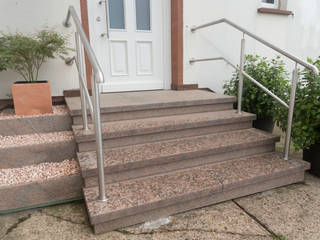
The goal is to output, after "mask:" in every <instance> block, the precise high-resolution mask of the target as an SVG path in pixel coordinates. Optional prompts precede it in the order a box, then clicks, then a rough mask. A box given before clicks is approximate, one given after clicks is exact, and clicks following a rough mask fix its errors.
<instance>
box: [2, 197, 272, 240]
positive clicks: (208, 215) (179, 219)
mask: <svg viewBox="0 0 320 240" xmlns="http://www.w3.org/2000/svg"><path fill="white" fill-rule="evenodd" d="M84 212H85V208H84V206H83V204H82V203H81V202H76V203H72V204H65V205H60V206H56V207H49V208H44V209H42V210H41V211H39V210H37V211H33V212H31V214H30V213H28V216H29V215H30V216H29V217H28V218H27V219H25V220H24V221H22V222H21V223H19V224H18V225H17V226H16V227H15V228H13V229H12V230H11V231H10V232H9V233H8V234H7V235H6V236H4V238H3V240H13V239H15V240H16V239H19V240H36V239H41V240H49V239H50V240H51V239H59V240H70V239H77V240H82V239H83V240H84V239H86V240H87V239H88V240H91V239H94V240H109V239H110V240H113V239H117V240H136V239H139V240H147V239H150V240H158V239H166V240H167V239H168V240H169V239H170V240H172V239H190V240H191V239H197V240H198V239H222V240H224V239H235V240H238V239H239V240H244V239H249V240H272V238H271V237H270V235H269V233H268V232H267V231H265V230H264V229H263V228H262V227H261V226H259V225H258V224H257V223H256V222H255V221H254V220H253V219H251V218H250V217H249V216H248V215H246V214H245V213H244V212H243V211H242V210H241V209H240V208H238V207H237V206H236V205H235V204H234V203H233V202H231V201H229V202H226V203H223V204H219V205H214V206H210V207H207V208H203V209H199V210H194V211H190V212H187V213H182V214H178V215H175V216H172V217H171V221H170V223H169V224H167V225H164V226H161V227H160V228H158V229H153V230H150V229H145V228H144V226H145V225H144V224H141V225H136V226H133V227H130V228H124V229H121V230H118V231H113V232H110V233H107V234H103V235H99V236H97V235H93V233H92V230H91V227H90V226H89V225H88V222H87V219H86V218H84V217H81V215H82V214H83V213H84ZM26 214H27V213H26ZM19 217H20V215H8V216H0V222H1V223H3V222H6V221H7V220H8V219H10V218H13V219H15V218H19ZM2 236H3V235H2Z"/></svg>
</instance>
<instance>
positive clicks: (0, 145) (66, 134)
mask: <svg viewBox="0 0 320 240" xmlns="http://www.w3.org/2000/svg"><path fill="white" fill-rule="evenodd" d="M73 139H74V137H73V133H72V131H61V132H50V133H34V134H25V135H13V136H0V150H3V149H8V148H15V147H22V146H36V145H41V144H50V143H58V142H65V141H73Z"/></svg>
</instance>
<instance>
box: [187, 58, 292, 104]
mask: <svg viewBox="0 0 320 240" xmlns="http://www.w3.org/2000/svg"><path fill="white" fill-rule="evenodd" d="M219 60H223V61H225V62H226V63H227V64H229V65H230V66H232V67H233V68H234V69H235V70H237V71H238V72H240V68H238V67H237V66H235V65H234V64H233V63H231V61H230V60H228V59H226V58H225V57H215V58H197V59H190V60H189V62H190V63H191V64H193V63H196V62H207V61H219ZM243 75H244V76H245V77H246V78H248V79H249V80H250V81H251V82H253V83H254V84H255V85H257V86H258V87H259V88H261V89H262V90H263V91H264V92H265V93H267V94H268V95H270V96H271V97H273V98H274V99H275V100H277V101H278V103H280V104H281V105H282V106H284V107H285V108H287V109H289V105H288V104H287V103H286V102H285V101H283V100H282V99H280V98H279V97H278V96H277V95H275V94H274V93H273V92H272V91H270V90H269V89H268V88H266V87H265V86H263V85H262V84H261V83H259V82H258V81H257V80H255V79H254V78H253V77H251V76H250V75H249V74H248V73H246V72H245V71H243Z"/></svg>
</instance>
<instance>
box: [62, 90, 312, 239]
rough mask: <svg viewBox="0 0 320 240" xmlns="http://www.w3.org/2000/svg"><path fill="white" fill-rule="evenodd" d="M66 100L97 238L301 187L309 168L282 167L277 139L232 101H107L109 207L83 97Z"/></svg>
mask: <svg viewBox="0 0 320 240" xmlns="http://www.w3.org/2000/svg"><path fill="white" fill-rule="evenodd" d="M66 101H67V105H68V109H69V110H70V114H71V116H72V118H73V126H72V129H73V133H74V136H75V141H76V142H77V149H78V153H77V156H78V161H79V165H80V172H81V176H82V178H83V180H84V187H83V192H84V198H85V201H86V205H87V209H88V214H89V219H90V222H91V224H92V226H93V227H94V231H95V233H103V232H107V231H111V230H114V229H118V228H121V227H125V226H130V225H133V224H137V223H141V222H144V221H148V220H153V219H157V218H159V217H166V216H169V215H171V214H175V213H179V212H183V211H187V210H190V209H194V208H199V207H203V206H207V205H210V204H214V203H218V202H221V201H225V200H229V199H232V198H237V197H241V196H245V195H249V194H253V193H256V192H261V191H265V190H268V189H272V188H276V187H280V186H284V185H287V184H292V183H295V182H301V181H303V180H304V172H305V170H306V169H308V168H309V165H308V164H307V163H305V162H303V161H299V160H290V161H285V160H283V156H282V154H281V153H276V152H275V143H276V142H277V141H279V137H276V136H273V135H272V134H269V133H266V132H263V131H261V130H257V129H254V128H252V121H253V120H255V118H256V116H255V115H253V114H249V113H245V112H243V113H241V114H238V113H237V112H236V111H235V110H233V109H232V105H233V103H234V101H235V98H234V97H228V96H223V95H220V94H215V93H212V92H208V91H201V90H194V91H182V92H177V91H149V92H135V93H110V94H103V95H101V105H102V107H101V112H102V122H103V123H102V130H103V141H104V142H103V145H104V170H105V179H106V191H107V195H108V201H107V202H100V201H98V200H97V198H98V186H97V163H96V153H95V151H94V150H95V138H94V133H93V131H92V130H89V131H84V130H83V129H82V126H81V125H79V124H80V123H81V120H80V118H81V116H80V113H81V109H80V100H79V98H68V99H67V100H66ZM90 128H91V129H92V126H91V125H90Z"/></svg>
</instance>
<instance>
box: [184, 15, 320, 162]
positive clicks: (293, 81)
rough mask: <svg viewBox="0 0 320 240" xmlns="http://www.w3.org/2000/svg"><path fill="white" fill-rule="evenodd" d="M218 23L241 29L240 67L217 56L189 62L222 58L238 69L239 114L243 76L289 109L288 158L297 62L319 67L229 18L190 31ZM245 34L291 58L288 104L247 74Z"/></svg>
mask: <svg viewBox="0 0 320 240" xmlns="http://www.w3.org/2000/svg"><path fill="white" fill-rule="evenodd" d="M220 23H227V24H229V25H230V26H232V27H234V28H236V29H237V30H239V31H241V32H242V33H243V38H242V39H241V53H240V68H238V67H236V66H235V65H234V64H232V63H231V62H230V61H229V60H227V59H226V58H224V57H217V58H202V59H201V58H200V59H191V60H190V63H191V64H192V63H195V62H203V61H214V60H224V61H226V62H227V63H228V64H230V65H231V66H232V67H234V68H235V69H236V70H237V71H239V73H240V75H239V87H238V113H239V114H241V102H242V90H243V77H246V78H248V79H249V80H250V81H251V82H253V83H254V84H255V85H257V86H258V87H259V88H261V89H262V90H263V91H264V92H266V93H267V94H269V95H270V96H271V97H273V98H274V99H275V100H277V101H278V102H279V103H280V104H281V105H282V106H284V107H286V108H287V109H289V111H288V124H287V132H286V139H285V149H284V159H285V160H288V159H289V152H290V141H291V131H292V120H293V112H294V105H295V96H296V88H297V82H298V64H300V65H302V66H304V67H306V68H308V69H310V70H311V71H313V72H314V74H316V75H318V74H319V69H318V68H317V67H316V66H314V65H312V64H310V63H308V62H307V61H304V60H303V59H300V58H298V57H296V56H295V55H293V54H291V53H288V52H287V51H284V50H282V49H281V48H279V47H277V46H275V45H273V44H272V43H270V42H268V41H266V40H264V39H263V38H261V37H259V36H257V35H255V34H254V33H251V32H250V31H248V30H246V29H245V28H243V27H241V26H239V25H237V24H235V23H233V22H231V21H230V20H228V19H226V18H222V19H219V20H217V21H213V22H209V23H206V24H202V25H199V26H194V27H192V28H191V32H193V33H194V32H195V31H197V30H199V29H202V28H206V27H210V26H213V25H217V24H220ZM245 35H248V36H250V37H252V38H253V39H255V40H257V41H259V42H261V43H262V44H264V45H265V46H267V47H270V48H271V49H273V50H275V51H277V52H278V53H280V54H282V55H284V56H286V57H287V58H289V59H291V60H293V61H294V62H295V63H296V64H295V69H294V70H293V72H292V84H291V92H290V103H289V105H288V104H287V103H285V102H284V101H283V100H282V99H280V98H279V97H278V96H276V95H275V94H274V93H273V92H271V91H270V90H269V89H267V88H266V87H265V86H263V85H262V84H260V83H259V82H258V81H257V80H255V79H254V78H253V77H251V76H250V75H249V74H247V73H246V72H245V71H244V63H245V38H244V37H245Z"/></svg>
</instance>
